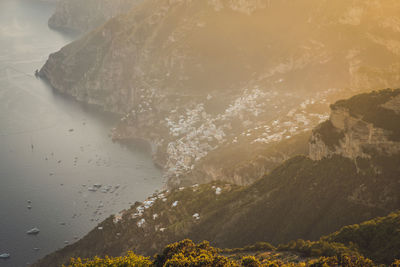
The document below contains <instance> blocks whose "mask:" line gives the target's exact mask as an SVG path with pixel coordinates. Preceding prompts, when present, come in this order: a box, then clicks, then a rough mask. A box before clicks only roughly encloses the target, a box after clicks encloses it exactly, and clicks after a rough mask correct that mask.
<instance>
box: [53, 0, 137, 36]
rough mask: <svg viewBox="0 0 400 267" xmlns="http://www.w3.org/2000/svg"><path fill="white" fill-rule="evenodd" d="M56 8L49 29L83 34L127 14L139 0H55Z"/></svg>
mask: <svg viewBox="0 0 400 267" xmlns="http://www.w3.org/2000/svg"><path fill="white" fill-rule="evenodd" d="M57 2H58V3H57V7H56V10H55V12H54V14H53V15H52V16H51V17H50V19H49V21H48V24H49V27H50V28H52V29H55V30H60V31H64V32H65V31H66V32H72V33H79V34H82V33H85V32H88V31H90V30H93V29H95V28H97V27H99V26H101V25H102V24H104V23H105V22H106V21H107V20H109V19H111V18H113V17H115V16H117V15H120V14H122V13H125V12H128V11H129V10H130V9H132V8H133V7H134V6H135V5H136V4H137V3H138V2H139V0H112V1H111V0H85V1H78V0H57Z"/></svg>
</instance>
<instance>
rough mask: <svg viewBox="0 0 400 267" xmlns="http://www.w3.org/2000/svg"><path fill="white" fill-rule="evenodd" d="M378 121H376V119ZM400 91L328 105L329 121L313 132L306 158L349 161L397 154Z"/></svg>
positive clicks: (370, 95)
mask: <svg viewBox="0 0 400 267" xmlns="http://www.w3.org/2000/svg"><path fill="white" fill-rule="evenodd" d="M378 118H379V119H378ZM387 121H390V123H388V122H387ZM398 125H400V90H399V89H398V90H390V89H388V90H384V91H379V92H374V93H372V94H364V95H358V96H355V97H353V98H351V99H349V100H347V101H339V102H337V103H335V104H334V105H332V112H331V116H330V119H329V121H327V122H326V123H323V124H322V125H320V126H319V127H317V129H315V130H314V131H313V135H312V137H311V142H310V157H311V158H312V159H314V160H321V159H322V158H326V157H330V156H332V155H334V154H337V155H341V156H343V157H347V158H350V159H353V160H356V159H358V158H371V157H372V156H373V155H375V154H383V155H389V156H390V155H393V154H396V153H399V152H400V142H399V141H400V135H399V134H400V132H399V126H398Z"/></svg>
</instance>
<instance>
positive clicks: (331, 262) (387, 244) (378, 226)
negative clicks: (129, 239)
mask: <svg viewBox="0 0 400 267" xmlns="http://www.w3.org/2000/svg"><path fill="white" fill-rule="evenodd" d="M399 223H400V212H395V213H391V214H389V215H388V216H386V217H379V218H376V219H373V220H370V221H366V222H363V223H361V224H356V225H349V226H346V227H344V228H342V229H340V230H339V231H338V232H335V233H333V234H331V235H329V236H324V237H321V239H320V240H318V241H314V242H311V241H305V240H302V239H298V240H296V241H290V242H289V243H287V244H281V245H279V246H278V247H277V248H276V247H274V246H272V245H271V244H269V243H267V242H258V243H256V244H254V245H249V246H246V247H243V248H235V249H223V250H221V249H217V248H213V247H211V246H210V245H209V243H208V242H207V241H203V242H201V243H199V244H195V243H193V242H192V241H191V240H188V239H185V240H183V241H180V242H177V243H174V244H169V245H167V246H166V247H165V248H164V249H163V250H162V252H161V253H159V254H156V255H154V257H153V258H151V257H143V256H140V255H135V254H134V253H133V252H128V253H127V255H126V256H122V257H116V258H113V257H111V258H110V257H108V256H106V258H104V259H101V258H98V257H96V258H95V259H81V258H75V259H72V260H71V263H70V264H71V265H68V266H69V267H72V266H73V267H86V266H92V267H93V266H103V265H104V264H108V265H107V266H121V265H123V264H124V263H125V264H128V266H280V267H304V266H315V267H317V266H327V267H328V266H329V267H336V266H343V267H366V266H370V267H372V266H382V265H381V263H386V264H390V263H392V265H390V266H392V267H397V266H398V264H400V261H399V260H397V259H398V258H399V257H400V254H399V249H400V243H399V242H398V241H399V230H400V228H399V227H400V224H399ZM368 257H373V258H374V261H372V260H370V259H369V258H368ZM377 258H378V259H377ZM124 266H125V265H124Z"/></svg>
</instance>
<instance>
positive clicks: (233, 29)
mask: <svg viewBox="0 0 400 267" xmlns="http://www.w3.org/2000/svg"><path fill="white" fill-rule="evenodd" d="M396 10H400V4H399V3H398V2H397V1H384V2H382V1H374V0H368V1H352V2H349V1H344V0H340V1H335V2H332V1H319V0H306V1H304V0H301V1H300V0H296V1H277V0H271V1H261V0H254V1H240V0H234V1H231V0H229V1H228V0H213V1H212V0H210V1H189V0H180V1H178V0H175V1H173V0H149V1H145V2H143V3H141V4H140V5H138V6H136V7H135V8H134V9H132V10H131V11H130V12H128V13H127V14H125V15H120V16H117V17H115V18H113V19H111V20H109V21H108V22H107V23H106V24H104V25H103V26H101V27H100V28H98V29H96V30H94V31H92V32H90V33H89V34H87V35H85V36H84V37H82V38H81V39H80V40H77V41H76V42H74V43H72V44H70V45H68V46H66V47H64V48H62V49H61V50H60V51H59V52H56V53H54V54H52V55H51V56H50V58H49V60H48V61H47V63H46V64H45V66H44V67H43V68H42V70H41V71H40V74H41V76H42V77H43V78H45V79H47V80H48V81H49V83H50V84H51V85H52V86H53V87H54V88H56V89H57V90H59V91H61V92H64V93H67V94H69V95H72V96H74V97H75V98H77V99H78V100H80V101H85V102H88V103H92V104H96V105H99V106H101V107H103V108H104V109H106V110H109V111H112V112H116V113H120V114H122V116H123V117H122V120H121V122H120V123H119V124H118V126H117V127H116V129H114V132H113V137H114V138H115V139H132V138H141V139H146V140H148V141H150V142H151V143H152V144H153V148H154V157H155V160H156V162H157V163H158V164H159V165H160V166H162V167H164V169H165V170H166V176H167V177H168V179H169V180H170V181H172V183H171V184H174V185H178V186H179V184H180V183H181V182H182V181H183V180H186V181H188V179H186V178H185V176H186V177H189V176H190V175H191V174H190V172H191V171H193V170H195V169H196V168H197V165H198V164H199V163H200V162H201V161H202V159H205V158H206V156H207V155H208V154H209V153H210V152H212V151H215V150H218V151H221V150H224V151H229V149H230V147H231V145H235V144H238V145H240V146H242V147H244V146H251V145H257V144H258V145H266V146H269V145H270V144H271V143H275V142H280V141H282V140H286V139H288V138H292V137H293V136H295V135H297V134H299V133H302V132H304V131H309V130H311V129H312V127H313V126H315V125H317V124H318V123H320V122H321V121H323V120H325V119H326V118H327V114H328V112H329V108H328V105H329V102H331V101H334V100H336V99H338V97H344V96H347V95H348V94H351V93H352V92H349V91H351V90H348V89H345V88H349V87H351V88H355V90H366V89H368V88H372V87H374V88H382V87H387V86H391V87H397V86H398V84H399V83H400V76H399V75H398V73H399V69H400V65H399V64H398V62H399V57H400V55H399V54H398V53H397V48H396V47H397V45H396V44H397V42H400V41H399V40H400V31H399V30H398V29H399V28H400V27H399V26H398V25H400V24H399V23H398V20H397V15H396V14H397V13H396V12H395V11H396ZM293 25H296V27H293ZM333 74H334V75H333ZM238 151H240V150H238ZM210 167H212V166H210ZM202 168H203V167H202ZM207 168H209V167H208V166H206V167H205V168H203V170H204V169H207ZM188 175H189V176H188ZM207 179H208V178H206V179H205V180H204V182H207V181H209V180H210V179H208V180H207ZM211 179H212V178H211ZM234 179H235V178H232V176H229V177H227V181H232V182H233V181H234ZM237 180H238V181H241V179H237ZM243 181H245V182H244V184H246V183H247V182H249V180H248V179H243Z"/></svg>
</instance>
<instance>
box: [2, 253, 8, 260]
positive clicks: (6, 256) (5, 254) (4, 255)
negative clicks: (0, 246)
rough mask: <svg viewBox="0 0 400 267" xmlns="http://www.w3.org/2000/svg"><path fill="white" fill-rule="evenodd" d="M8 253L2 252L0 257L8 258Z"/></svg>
mask: <svg viewBox="0 0 400 267" xmlns="http://www.w3.org/2000/svg"><path fill="white" fill-rule="evenodd" d="M10 256H11V255H10V254H9V253H3V254H0V259H8V258H10Z"/></svg>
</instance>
